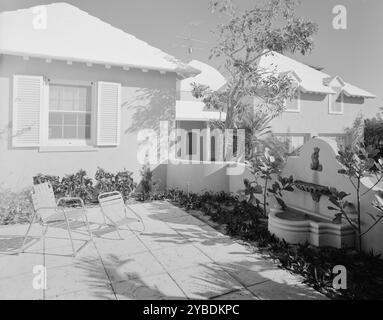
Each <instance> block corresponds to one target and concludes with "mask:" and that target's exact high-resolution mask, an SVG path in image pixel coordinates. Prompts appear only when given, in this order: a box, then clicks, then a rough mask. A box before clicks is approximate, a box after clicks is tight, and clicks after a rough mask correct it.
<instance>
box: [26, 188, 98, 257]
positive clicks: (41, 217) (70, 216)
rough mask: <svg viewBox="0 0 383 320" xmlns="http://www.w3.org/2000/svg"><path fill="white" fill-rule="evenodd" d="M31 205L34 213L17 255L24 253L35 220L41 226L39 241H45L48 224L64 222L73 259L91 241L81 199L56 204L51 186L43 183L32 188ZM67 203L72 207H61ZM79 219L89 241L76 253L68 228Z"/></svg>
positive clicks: (76, 198) (69, 198)
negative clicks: (75, 205)
mask: <svg viewBox="0 0 383 320" xmlns="http://www.w3.org/2000/svg"><path fill="white" fill-rule="evenodd" d="M32 203H33V208H34V213H33V216H32V220H31V222H30V224H29V227H28V230H27V232H26V234H25V236H24V240H23V244H22V246H21V248H20V250H19V253H20V252H24V250H25V242H26V240H27V237H28V234H29V232H30V230H31V227H32V224H33V223H34V222H35V220H36V218H37V219H38V221H39V223H40V224H41V226H42V236H41V238H40V239H43V241H45V234H46V232H47V230H48V226H49V225H50V224H53V223H57V222H59V221H65V222H66V225H67V230H68V235H69V240H70V242H71V245H72V251H73V257H75V256H76V255H77V253H78V252H79V251H80V250H81V249H82V248H84V247H85V246H86V245H87V244H88V243H89V242H90V241H92V240H93V237H92V233H91V231H90V228H89V221H88V217H87V212H86V209H85V206H84V202H83V200H82V199H81V198H78V197H62V198H60V199H58V200H57V202H56V199H55V196H54V193H53V188H52V185H51V184H50V183H49V182H45V183H41V184H37V185H34V186H33V189H32ZM68 203H70V204H71V205H72V206H71V207H64V206H63V205H67V204H68ZM74 204H77V207H73V205H74ZM79 218H81V219H82V220H83V222H84V223H85V225H86V228H87V231H88V233H89V238H90V239H89V240H88V241H87V242H86V243H85V244H84V245H83V246H81V247H80V248H79V249H78V250H77V251H76V249H75V246H74V243H73V238H72V230H71V228H70V223H69V222H70V221H73V220H78V219H79Z"/></svg>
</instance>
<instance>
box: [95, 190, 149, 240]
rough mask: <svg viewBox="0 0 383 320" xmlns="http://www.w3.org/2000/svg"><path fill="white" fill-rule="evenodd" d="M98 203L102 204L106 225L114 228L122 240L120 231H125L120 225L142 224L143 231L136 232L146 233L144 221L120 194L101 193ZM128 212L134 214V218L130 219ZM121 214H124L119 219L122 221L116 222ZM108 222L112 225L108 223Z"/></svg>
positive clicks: (114, 192) (112, 192)
mask: <svg viewBox="0 0 383 320" xmlns="http://www.w3.org/2000/svg"><path fill="white" fill-rule="evenodd" d="M98 201H99V203H100V207H101V212H102V214H103V218H104V223H105V225H108V226H112V227H114V228H115V230H116V232H117V234H118V236H119V238H120V239H123V238H122V237H121V234H120V232H119V229H120V230H123V229H122V228H120V226H119V225H127V224H129V223H132V222H140V223H141V225H142V230H135V231H139V232H143V231H144V229H145V226H144V223H143V221H142V219H141V218H140V217H139V216H138V215H137V213H136V212H134V211H133V210H132V209H130V208H127V206H126V205H125V202H124V198H123V197H122V195H121V193H120V192H118V191H111V192H104V193H101V194H100V195H99V196H98ZM128 210H129V211H130V212H132V213H133V215H134V218H129V217H128V215H127V212H128ZM121 213H123V217H121V215H120V216H119V218H122V219H120V220H119V221H116V214H117V215H118V214H121ZM107 220H108V221H109V222H110V223H107Z"/></svg>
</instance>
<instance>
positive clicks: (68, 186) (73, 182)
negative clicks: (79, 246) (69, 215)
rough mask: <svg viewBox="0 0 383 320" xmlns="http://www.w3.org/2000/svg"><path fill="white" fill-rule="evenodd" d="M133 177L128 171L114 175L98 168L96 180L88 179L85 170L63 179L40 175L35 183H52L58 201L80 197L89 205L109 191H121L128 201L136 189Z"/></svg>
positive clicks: (34, 178) (36, 177)
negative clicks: (62, 198)
mask: <svg viewBox="0 0 383 320" xmlns="http://www.w3.org/2000/svg"><path fill="white" fill-rule="evenodd" d="M132 175H133V173H132V172H130V171H128V170H124V171H120V172H117V173H112V172H108V171H106V170H104V169H102V168H98V169H97V171H96V173H95V176H94V180H93V179H92V178H90V177H88V176H87V174H86V172H85V171H84V170H79V171H78V172H76V173H74V174H68V175H66V176H65V177H63V178H60V177H58V176H52V175H43V174H38V175H36V176H35V177H33V183H34V184H38V183H43V182H50V183H51V184H52V187H53V192H54V194H55V197H56V199H58V198H61V197H66V196H68V197H80V198H81V199H83V200H84V202H85V203H86V204H89V203H97V201H98V199H97V197H98V195H99V194H100V193H103V192H108V191H119V192H121V194H122V196H123V197H124V199H125V200H127V199H128V197H129V196H130V194H131V193H132V192H133V190H134V189H135V187H136V184H135V182H134V181H133V178H132Z"/></svg>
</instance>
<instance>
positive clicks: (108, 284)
mask: <svg viewBox="0 0 383 320" xmlns="http://www.w3.org/2000/svg"><path fill="white" fill-rule="evenodd" d="M129 207H130V208H131V209H132V210H134V211H135V212H136V213H137V214H138V215H139V216H140V217H141V218H142V220H143V222H144V225H145V229H144V230H143V229H142V225H141V224H140V223H131V224H129V225H127V226H126V225H124V226H122V225H121V226H120V227H121V228H123V229H124V230H121V231H120V234H121V236H122V237H123V240H121V239H119V238H118V235H117V233H116V232H115V229H114V228H112V227H110V226H109V227H108V226H105V225H104V226H103V225H102V223H103V218H102V214H101V211H100V209H99V207H92V208H89V209H88V217H89V220H90V224H91V230H92V233H93V241H92V242H89V243H88V244H87V245H86V246H85V247H84V248H83V249H82V250H81V251H80V253H79V254H78V255H77V257H76V258H73V257H72V256H71V254H72V248H71V245H70V242H69V239H68V233H67V230H66V227H65V224H60V223H59V224H57V225H55V227H52V228H49V229H48V232H47V234H46V240H45V242H42V241H40V242H36V241H37V240H38V238H39V237H40V236H41V227H40V226H39V225H38V224H35V225H33V227H32V232H31V237H30V238H29V239H28V243H29V246H28V247H27V249H26V253H23V254H20V255H18V256H17V255H14V254H12V253H14V252H15V251H17V249H18V248H19V247H20V246H21V243H22V240H23V235H24V234H25V232H26V229H27V225H14V226H6V227H0V299H86V300H94V299H233V300H241V299H246V300H248V299H251V300H253V299H254V300H256V299H323V298H324V297H323V295H321V294H319V293H318V292H316V291H314V290H313V289H311V288H308V287H307V286H305V285H303V284H302V281H301V279H300V278H299V277H296V276H293V275H292V274H290V273H289V272H287V271H285V270H282V269H279V268H278V267H277V266H276V265H275V264H273V263H272V262H271V261H268V260H265V259H264V258H262V257H261V256H260V255H258V254H255V253H253V252H252V251H251V250H250V248H249V247H248V246H246V245H244V244H242V243H239V242H237V241H234V240H233V239H231V238H229V237H228V236H226V235H223V234H222V233H220V232H218V231H216V230H215V229H213V228H212V227H210V226H208V225H207V224H206V223H205V222H204V221H201V220H199V219H197V218H195V217H193V216H191V215H189V214H188V213H187V212H185V211H184V210H182V209H180V208H178V207H176V206H173V205H171V204H170V203H168V202H162V201H155V202H150V203H135V204H131V205H130V206H129ZM128 214H129V215H130V216H131V217H134V215H133V214H132V212H128ZM113 215H114V214H113ZM120 215H121V213H116V215H115V216H112V218H114V219H116V220H120V219H119V218H120ZM71 227H72V228H73V230H74V232H73V237H74V238H75V241H74V242H75V247H76V249H77V248H79V247H81V246H82V245H83V244H84V243H86V241H88V240H89V235H88V234H87V232H86V228H85V226H84V224H83V223H82V222H72V223H71ZM40 265H41V266H45V267H46V270H47V287H46V288H45V290H41V289H37V290H36V289H34V288H33V283H34V281H35V277H36V273H34V267H35V266H40Z"/></svg>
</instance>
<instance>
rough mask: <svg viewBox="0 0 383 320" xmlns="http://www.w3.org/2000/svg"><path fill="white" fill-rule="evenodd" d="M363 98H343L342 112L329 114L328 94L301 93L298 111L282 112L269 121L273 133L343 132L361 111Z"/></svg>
mask: <svg viewBox="0 0 383 320" xmlns="http://www.w3.org/2000/svg"><path fill="white" fill-rule="evenodd" d="M363 103H364V99H363V98H350V97H345V99H344V107H343V110H344V114H329V111H328V110H329V108H328V95H324V94H308V93H301V109H300V112H283V113H282V114H281V115H280V116H278V117H276V118H275V119H273V120H272V121H271V122H270V125H271V127H272V130H273V132H274V133H285V134H286V133H287V134H288V133H302V134H303V133H310V134H311V136H317V135H319V134H321V133H328V134H329V133H331V134H333V133H344V129H345V128H347V127H351V126H352V124H353V122H354V120H355V118H356V117H357V115H358V113H359V112H363Z"/></svg>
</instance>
